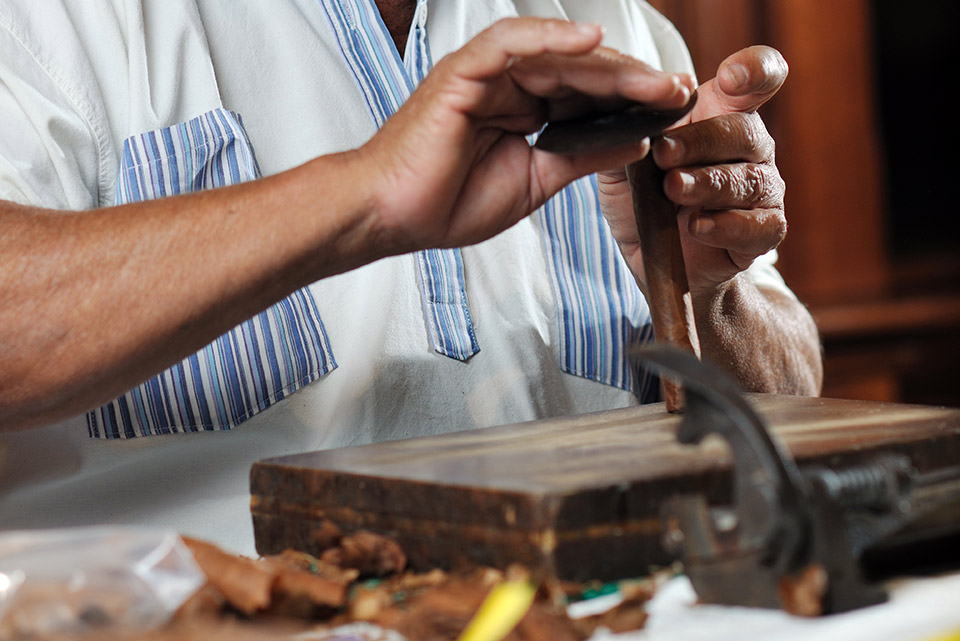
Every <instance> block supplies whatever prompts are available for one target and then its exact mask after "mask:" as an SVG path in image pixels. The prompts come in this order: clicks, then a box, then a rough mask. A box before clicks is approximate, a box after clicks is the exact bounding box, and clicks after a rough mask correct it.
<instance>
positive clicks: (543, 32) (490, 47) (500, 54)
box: [438, 18, 603, 80]
mask: <svg viewBox="0 0 960 641" xmlns="http://www.w3.org/2000/svg"><path fill="white" fill-rule="evenodd" d="M602 38H603V31H602V29H601V28H600V27H599V26H598V25H594V24H585V23H576V22H569V21H567V20H548V19H541V18H506V19H504V20H500V21H499V22H496V23H495V24H493V25H492V26H490V27H488V28H486V29H484V30H483V31H481V32H480V33H479V34H478V35H477V36H475V37H474V38H472V39H471V40H470V41H468V42H467V44H465V45H464V46H463V47H461V48H460V50H458V51H457V52H455V53H453V54H451V55H450V56H448V57H447V58H445V59H444V60H442V61H441V62H442V63H443V64H444V65H446V66H449V67H450V68H451V69H452V70H453V72H454V73H456V74H457V75H459V76H461V77H463V78H466V79H471V80H486V79H489V78H492V77H494V76H496V75H498V74H501V73H503V72H504V71H506V70H507V69H508V68H509V67H510V66H511V65H512V64H513V63H514V61H515V60H516V59H517V58H525V57H530V56H538V55H541V54H545V53H558V54H566V55H577V54H584V53H587V52H588V51H590V50H592V49H594V48H595V47H596V46H597V45H599V44H600V40H601V39H602ZM438 64H439V63H438Z"/></svg>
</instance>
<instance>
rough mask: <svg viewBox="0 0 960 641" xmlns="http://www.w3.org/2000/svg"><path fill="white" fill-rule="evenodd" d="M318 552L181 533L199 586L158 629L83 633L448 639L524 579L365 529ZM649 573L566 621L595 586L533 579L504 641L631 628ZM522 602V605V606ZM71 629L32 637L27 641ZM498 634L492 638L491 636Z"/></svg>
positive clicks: (168, 639)
mask: <svg viewBox="0 0 960 641" xmlns="http://www.w3.org/2000/svg"><path fill="white" fill-rule="evenodd" d="M329 535H330V536H329V542H330V545H329V547H328V548H327V549H326V550H325V551H324V552H323V553H322V554H321V555H320V556H319V557H315V556H311V555H309V554H305V553H302V552H296V551H293V550H287V551H285V552H283V553H281V554H277V555H272V556H267V557H261V558H259V559H251V558H247V557H243V556H238V555H235V554H231V553H228V552H225V551H224V550H222V549H220V548H218V547H217V546H215V545H213V544H211V543H208V542H205V541H200V540H196V539H191V538H186V537H183V542H184V543H185V544H186V546H187V548H189V550H190V551H191V552H192V554H193V557H194V559H195V561H196V563H197V565H199V567H200V569H201V570H202V571H203V574H204V575H205V576H206V579H207V582H206V584H205V585H204V586H203V587H201V588H200V589H199V590H197V591H196V592H195V593H194V594H193V596H192V597H191V598H189V599H188V600H187V601H186V602H185V603H183V605H182V606H181V607H180V608H179V609H178V610H177V611H176V612H175V614H174V615H173V617H172V618H171V619H170V621H169V622H168V623H167V624H166V625H165V626H163V627H162V628H160V629H157V630H151V631H142V630H141V631H130V630H125V631H121V630H117V629H116V628H115V627H111V626H110V622H109V621H104V622H103V625H102V626H92V627H91V631H92V632H91V634H90V635H87V637H86V638H97V639H104V640H110V641H134V640H136V641H172V640H174V639H176V640H178V641H195V640H196V641H200V640H201V639H202V640H203V641H219V640H220V639H223V640H224V641H247V640H248V639H249V640H251V641H252V640H253V639H267V640H273V639H275V640H288V641H293V640H294V639H295V640H297V641H403V639H408V640H410V641H414V640H415V641H454V640H457V639H459V638H460V636H461V633H462V632H463V631H464V629H465V628H466V627H467V625H468V623H470V621H471V619H473V618H474V616H475V615H476V614H477V611H478V609H479V608H480V606H481V604H483V602H484V600H485V599H486V598H487V596H488V594H490V592H491V590H493V588H494V587H495V586H497V585H500V584H502V583H503V582H504V581H526V582H530V581H532V580H533V579H532V578H531V577H530V575H529V572H527V571H526V570H525V569H524V568H520V567H511V568H509V569H507V570H506V571H500V570H496V569H493V568H474V569H471V570H468V571H463V572H444V571H442V570H439V569H434V570H431V571H428V572H420V573H417V572H413V571H410V570H409V569H407V567H406V563H407V561H406V557H405V555H404V553H403V550H401V549H400V547H399V546H398V545H397V544H396V543H395V542H394V541H392V540H391V539H389V538H386V537H382V536H379V535H376V534H372V533H370V532H363V531H361V532H356V533H352V534H349V535H343V534H341V533H339V531H336V532H333V531H330V532H329ZM654 582H655V581H654V579H647V580H643V581H635V582H621V583H619V584H617V585H616V587H615V588H613V587H610V586H608V587H609V588H610V589H615V590H616V591H617V592H618V593H619V594H620V595H621V597H622V598H620V599H619V600H618V601H619V602H618V603H617V604H615V605H614V607H612V608H610V609H609V610H607V611H605V612H602V613H599V614H593V615H590V616H581V617H579V618H571V617H570V616H569V615H568V613H567V604H568V603H569V602H571V601H575V600H578V599H582V598H584V597H589V596H591V594H592V593H593V594H598V593H599V592H598V586H590V585H582V584H564V583H559V582H546V583H540V584H538V585H537V586H536V594H535V597H534V599H533V602H532V605H530V606H529V609H527V610H526V613H525V614H523V616H522V618H520V619H519V622H518V623H517V624H516V625H515V626H514V627H513V629H512V630H511V631H510V632H509V633H508V634H507V635H506V636H504V637H502V638H503V639H504V640H505V641H583V640H584V639H587V638H588V637H590V636H591V635H592V634H593V633H594V631H595V630H597V629H598V628H601V627H604V628H608V629H610V630H611V631H614V632H618V631H625V630H633V629H637V628H640V627H642V626H643V624H644V621H645V619H646V613H645V612H644V604H645V602H646V601H647V600H648V599H649V598H650V597H651V596H652V594H653V590H654ZM523 607H524V608H525V607H526V604H524V606H523ZM41 638H42V639H44V640H45V641H60V640H61V639H70V638H81V637H77V636H72V637H71V636H63V635H59V636H58V635H55V634H54V635H45V636H43V637H37V636H31V637H29V641H35V640H36V641H39V639H41ZM493 641H499V640H493Z"/></svg>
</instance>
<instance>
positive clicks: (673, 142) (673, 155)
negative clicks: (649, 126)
mask: <svg viewBox="0 0 960 641" xmlns="http://www.w3.org/2000/svg"><path fill="white" fill-rule="evenodd" d="M682 155H683V144H682V143H681V142H680V141H679V140H677V139H676V138H674V137H672V136H669V135H668V136H662V137H661V138H660V140H658V141H657V142H656V154H655V155H654V159H655V160H657V162H658V164H669V163H672V162H674V161H675V159H677V158H680V157H681V156H682Z"/></svg>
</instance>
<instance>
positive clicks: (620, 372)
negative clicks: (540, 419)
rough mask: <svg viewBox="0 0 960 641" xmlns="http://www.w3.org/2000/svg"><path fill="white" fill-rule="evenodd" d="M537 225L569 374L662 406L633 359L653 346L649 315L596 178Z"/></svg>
mask: <svg viewBox="0 0 960 641" xmlns="http://www.w3.org/2000/svg"><path fill="white" fill-rule="evenodd" d="M537 218H538V220H539V223H540V227H541V230H542V231H543V238H544V243H545V245H546V247H545V249H546V254H547V260H548V262H549V264H550V266H551V270H550V271H551V273H552V274H553V275H554V280H553V286H554V293H555V295H556V300H557V318H558V319H559V323H560V327H559V329H560V365H561V367H562V369H563V371H565V372H567V373H570V374H575V375H577V376H582V377H584V378H588V379H591V380H595V381H598V382H601V383H605V384H607V385H612V386H614V387H619V388H621V389H625V390H630V391H632V392H633V393H634V394H636V395H637V397H638V398H639V399H640V400H641V401H642V402H650V401H653V400H656V398H657V395H658V393H659V391H658V386H657V384H656V379H655V378H654V377H652V376H651V374H650V372H649V371H648V370H646V369H640V368H638V366H637V364H636V363H634V362H632V360H631V359H630V357H629V354H628V350H629V349H630V347H631V346H634V345H639V344H642V343H646V342H649V341H650V340H652V337H653V332H652V326H651V323H650V312H649V310H648V308H647V304H646V300H645V299H644V298H643V294H642V293H641V292H640V289H639V288H638V287H637V286H636V282H635V280H634V278H633V275H632V274H631V272H630V270H629V268H628V267H627V266H626V264H625V263H624V262H623V259H622V257H621V255H620V250H619V248H618V247H617V244H616V241H615V240H614V239H613V235H612V234H611V233H610V230H609V228H608V227H607V223H606V221H605V220H604V218H603V215H602V214H601V213H600V204H599V202H598V200H597V185H596V176H588V177H585V178H581V179H580V180H577V181H576V182H574V183H572V184H570V185H569V186H567V187H566V188H565V189H563V190H562V191H561V192H560V193H559V194H557V195H556V196H555V197H554V198H552V199H551V200H549V201H548V202H547V203H546V204H545V205H544V206H543V207H542V208H541V209H540V210H539V211H538V212H537Z"/></svg>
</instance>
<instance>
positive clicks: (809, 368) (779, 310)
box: [694, 273, 823, 395]
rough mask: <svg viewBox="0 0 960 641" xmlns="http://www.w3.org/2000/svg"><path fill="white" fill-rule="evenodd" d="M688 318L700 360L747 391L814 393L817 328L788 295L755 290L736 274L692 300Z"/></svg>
mask: <svg viewBox="0 0 960 641" xmlns="http://www.w3.org/2000/svg"><path fill="white" fill-rule="evenodd" d="M694 314H695V317H696V323H697V332H698V333H699V336H700V348H701V353H702V356H703V358H704V359H706V360H709V361H712V362H714V363H716V364H718V365H720V366H722V367H724V368H726V369H727V370H728V371H730V373H731V374H733V375H734V376H735V377H736V378H737V380H739V381H740V383H741V385H743V387H744V388H745V389H747V390H748V391H752V392H768V393H778V394H800V395H816V394H819V393H820V387H821V383H822V377H823V366H822V361H821V354H820V340H819V335H818V332H817V328H816V325H815V324H814V322H813V319H812V318H811V316H810V314H809V313H808V312H807V310H806V308H805V307H804V306H803V305H802V304H801V303H800V302H799V301H797V300H796V299H795V298H793V297H792V296H789V295H787V294H785V293H783V292H780V291H777V290H774V289H771V288H761V287H759V286H757V285H756V284H754V282H753V281H752V280H751V279H750V277H749V275H748V274H746V273H741V274H739V275H737V276H736V277H734V278H733V279H731V280H730V281H728V282H727V283H726V284H725V285H724V286H722V287H720V288H718V289H716V290H714V291H713V292H712V293H711V294H705V295H703V296H701V297H700V298H698V299H696V300H694Z"/></svg>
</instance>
